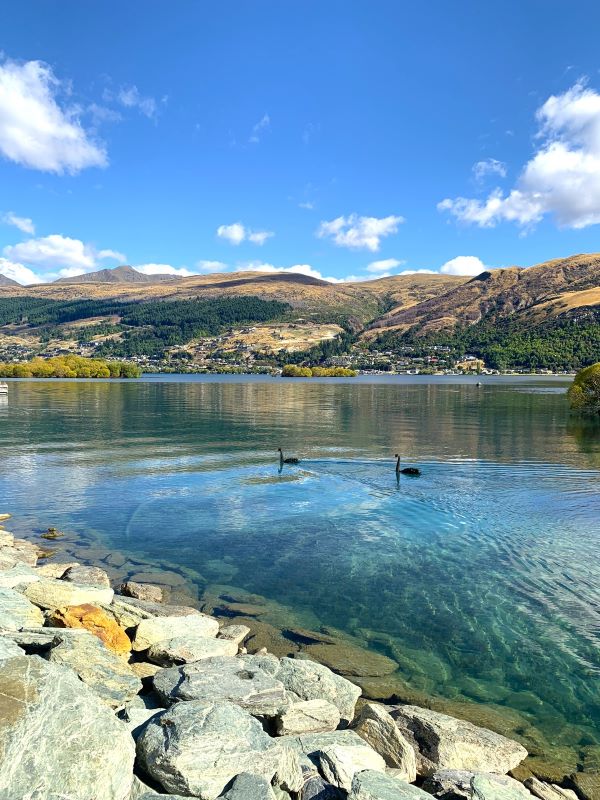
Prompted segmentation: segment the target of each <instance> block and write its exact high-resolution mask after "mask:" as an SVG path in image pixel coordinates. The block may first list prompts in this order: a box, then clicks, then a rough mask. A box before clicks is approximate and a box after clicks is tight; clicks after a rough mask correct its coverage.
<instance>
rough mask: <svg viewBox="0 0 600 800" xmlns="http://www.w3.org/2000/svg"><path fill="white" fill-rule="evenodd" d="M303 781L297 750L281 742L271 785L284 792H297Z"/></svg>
mask: <svg viewBox="0 0 600 800" xmlns="http://www.w3.org/2000/svg"><path fill="white" fill-rule="evenodd" d="M303 783H304V777H303V772H302V768H301V766H300V758H299V755H298V752H297V750H296V749H295V748H294V747H289V746H288V745H286V744H283V745H282V746H281V757H280V759H279V765H278V767H277V772H276V773H275V776H274V778H273V785H274V786H275V787H278V788H280V789H283V790H284V791H286V792H291V793H293V794H297V793H298V792H299V791H300V789H301V788H302V784H303Z"/></svg>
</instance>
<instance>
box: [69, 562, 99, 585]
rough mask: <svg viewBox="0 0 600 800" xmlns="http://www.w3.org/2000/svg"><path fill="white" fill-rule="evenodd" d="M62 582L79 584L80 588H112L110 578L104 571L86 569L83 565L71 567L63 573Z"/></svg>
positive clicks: (91, 568) (94, 568)
mask: <svg viewBox="0 0 600 800" xmlns="http://www.w3.org/2000/svg"><path fill="white" fill-rule="evenodd" d="M62 580H63V581H68V582H69V583H77V584H78V585H79V586H99V587H100V588H109V587H110V578H109V577H108V575H107V573H106V572H105V571H104V570H103V569H100V567H84V566H83V565H81V564H78V565H77V566H76V567H69V569H68V570H66V571H65V572H64V573H63V575H62Z"/></svg>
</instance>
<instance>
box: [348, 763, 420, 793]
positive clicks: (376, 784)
mask: <svg viewBox="0 0 600 800" xmlns="http://www.w3.org/2000/svg"><path fill="white" fill-rule="evenodd" d="M429 797H430V796H429V795H428V794H427V793H426V792H424V791H423V790H422V789H419V788H418V787H417V786H413V785H412V784H410V783H405V782H404V781H399V780H398V779H397V778H392V777H390V776H389V775H385V774H383V773H382V772H373V770H365V771H364V772H359V773H358V774H356V775H355V776H354V778H353V780H352V787H351V789H350V794H349V795H348V800H428V798H429Z"/></svg>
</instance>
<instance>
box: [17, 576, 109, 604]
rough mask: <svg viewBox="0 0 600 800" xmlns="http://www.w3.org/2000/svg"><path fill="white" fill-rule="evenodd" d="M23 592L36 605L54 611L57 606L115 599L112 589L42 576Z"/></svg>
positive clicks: (105, 602)
mask: <svg viewBox="0 0 600 800" xmlns="http://www.w3.org/2000/svg"><path fill="white" fill-rule="evenodd" d="M23 594H24V595H25V596H26V597H27V598H28V600H31V602H32V603H34V604H35V605H36V606H39V607H40V608H45V609H49V610H52V611H53V610H54V609H56V608H64V607H65V606H79V605H82V604H83V603H90V604H91V605H98V604H99V603H100V604H102V603H104V604H107V605H108V604H109V603H110V602H111V601H112V599H113V594H114V592H113V590H112V589H99V588H96V587H94V586H79V585H77V584H75V583H69V582H68V581H63V580H57V579H52V578H42V580H40V581H37V583H30V584H29V585H28V586H26V587H25V588H24V590H23Z"/></svg>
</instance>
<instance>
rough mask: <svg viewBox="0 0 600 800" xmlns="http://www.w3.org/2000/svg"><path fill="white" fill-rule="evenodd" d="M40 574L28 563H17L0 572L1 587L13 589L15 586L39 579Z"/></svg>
mask: <svg viewBox="0 0 600 800" xmlns="http://www.w3.org/2000/svg"><path fill="white" fill-rule="evenodd" d="M39 579H40V576H39V575H37V574H36V572H35V570H34V569H33V568H32V567H30V566H28V565H27V564H15V565H14V566H13V567H10V568H9V569H6V570H3V571H2V572H0V587H3V588H5V589H13V588H14V587H15V586H22V585H24V584H26V583H34V582H35V581H39Z"/></svg>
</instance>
